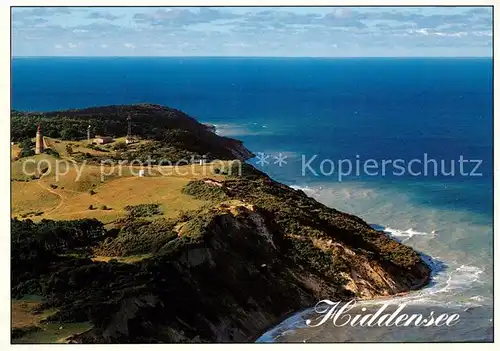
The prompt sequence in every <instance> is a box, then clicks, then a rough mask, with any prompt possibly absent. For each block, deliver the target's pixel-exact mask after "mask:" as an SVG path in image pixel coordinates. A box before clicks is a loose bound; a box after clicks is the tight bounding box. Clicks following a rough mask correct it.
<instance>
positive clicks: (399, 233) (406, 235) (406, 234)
mask: <svg viewBox="0 0 500 351" xmlns="http://www.w3.org/2000/svg"><path fill="white" fill-rule="evenodd" d="M379 230H380V229H379ZM382 230H383V231H384V232H386V233H388V234H389V235H390V236H392V237H394V238H395V239H399V240H400V241H401V242H406V241H408V240H410V239H411V238H413V237H414V236H415V235H424V236H429V237H435V236H436V231H435V230H433V231H432V232H431V233H427V232H419V231H416V230H414V229H413V228H410V229H406V230H400V229H394V228H390V227H385V228H383V229H382Z"/></svg>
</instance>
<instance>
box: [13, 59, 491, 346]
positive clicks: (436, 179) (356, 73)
mask: <svg viewBox="0 0 500 351" xmlns="http://www.w3.org/2000/svg"><path fill="white" fill-rule="evenodd" d="M492 82H493V75H492V60H491V59H444V58H443V59H422V58H419V59H416V58H415V59H413V58H408V59H386V58H384V59H378V58H377V59H374V58H366V59H309V58H307V59H306V58H303V59H288V58H286V59H278V58H273V59H268V58H26V59H13V61H12V108H14V109H17V110H30V111H49V110H59V109H67V108H80V107H87V106H98V105H110V104H131V103H145V102H148V103H157V104H164V105H168V106H171V107H175V108H178V109H181V110H183V111H185V112H186V113H188V114H190V115H192V116H193V117H195V118H197V119H199V120H200V121H203V122H211V123H214V124H216V125H217V128H218V130H219V132H220V133H222V134H226V135H229V136H233V137H235V138H238V139H241V140H243V141H244V143H245V145H246V146H247V147H248V148H249V149H251V150H252V151H254V152H255V153H257V152H263V153H265V154H266V155H269V156H270V157H269V159H268V161H270V163H269V164H259V165H258V167H260V168H261V169H263V170H264V171H265V172H267V173H269V174H270V175H272V176H273V177H275V178H276V179H278V180H280V181H282V182H285V183H287V184H290V185H296V186H300V187H303V188H304V189H308V190H307V192H308V193H309V194H310V195H311V196H314V197H316V198H317V199H318V200H319V201H322V202H324V203H326V204H328V205H331V206H333V207H336V208H339V209H341V210H344V211H348V212H351V213H355V214H357V215H360V216H361V217H363V218H364V219H366V220H367V221H369V223H374V224H377V225H381V226H384V227H386V228H388V229H387V230H388V231H389V232H391V233H392V234H393V235H394V236H396V237H398V238H399V239H401V240H403V241H404V242H405V243H406V244H408V245H412V246H414V247H415V248H416V249H418V250H419V251H422V252H424V253H426V254H428V255H430V256H433V257H439V260H440V261H443V262H445V264H446V267H447V268H446V269H443V270H441V271H440V272H439V273H436V276H435V284H434V285H433V287H432V288H429V289H426V290H424V291H422V293H421V294H420V295H417V296H416V297H411V298H410V300H412V301H413V300H415V299H416V300H418V301H420V305H421V304H422V301H424V302H425V304H427V305H426V306H427V307H426V308H430V309H432V308H433V306H435V305H439V306H443V305H446V306H448V304H451V305H453V306H454V307H453V308H454V309H457V308H461V306H462V304H463V303H466V304H471V303H472V304H479V305H480V307H474V310H473V312H470V311H469V312H467V313H466V316H468V318H469V319H468V321H469V324H467V323H466V324H462V325H463V327H462V329H460V328H459V329H456V330H450V331H448V334H446V333H445V334H443V331H442V330H436V331H435V334H433V333H434V332H433V331H431V332H430V334H429V332H426V333H425V334H419V333H420V332H419V331H415V332H414V335H412V336H411V337H409V339H411V340H420V339H422V340H434V339H435V340H438V339H439V340H452V341H457V340H469V341H475V340H476V341H477V340H490V339H491V338H492V319H491V318H492V316H491V308H492V293H493V285H492V240H493V231H492V225H493V184H492V179H493V175H492V173H493V166H492V164H493V158H492V156H493V155H492V149H493V114H492V112H493V86H492ZM279 153H282V154H283V155H286V156H287V164H286V165H282V166H281V167H280V166H279V165H277V164H274V161H275V159H274V156H277V155H278V154H279ZM314 155H317V156H316V159H315V161H314V162H312V169H313V170H314V171H315V172H316V173H317V175H315V174H314V173H313V172H310V171H309V170H308V169H306V172H305V173H304V174H303V170H304V167H303V166H304V161H303V160H302V158H304V160H305V161H306V162H307V160H309V159H310V158H311V157H314ZM424 157H427V160H429V159H432V160H435V162H436V163H437V164H438V166H437V170H436V171H435V168H436V166H435V165H434V164H433V163H432V161H431V163H430V164H429V165H428V172H427V174H422V171H423V168H422V166H421V164H422V162H424ZM398 159H399V160H401V162H403V163H404V164H405V171H404V173H403V174H399V173H398V172H396V173H398V174H395V171H397V170H395V169H394V168H391V164H392V163H389V165H388V166H387V167H386V171H385V173H383V172H382V170H381V163H382V162H383V161H389V160H390V161H391V162H394V161H395V160H398ZM460 159H462V160H466V161H468V162H467V163H463V166H462V167H463V169H462V171H460V165H459V160H460ZM340 160H344V161H345V160H348V161H349V162H350V163H351V165H352V166H354V167H356V160H359V161H360V163H361V169H360V171H361V172H359V174H358V173H357V172H356V170H354V171H351V172H350V173H349V174H347V175H343V176H342V177H341V178H339V170H338V169H337V168H336V169H335V170H334V171H332V172H330V171H331V168H329V165H330V163H329V162H331V164H334V165H335V166H338V164H339V163H338V162H339V161H340ZM367 160H371V161H370V162H371V163H372V164H373V162H376V163H377V164H378V166H377V170H376V171H374V170H373V168H371V169H370V170H369V172H370V174H368V173H367V172H365V171H364V168H363V164H364V163H365V162H367ZM412 160H417V161H415V162H416V164H414V167H413V168H410V167H409V166H408V164H409V163H410V162H411V161H412ZM322 161H325V164H324V167H323V171H324V172H321V170H322V169H321V162H322ZM251 162H253V163H254V164H256V162H257V159H254V160H252V161H251ZM419 162H420V166H419ZM442 162H444V165H445V166H444V169H445V172H446V173H447V174H448V175H446V174H443V171H442V170H443V166H441V163H442ZM478 162H481V164H480V166H479V167H478V168H477V169H476V170H475V172H474V175H471V174H470V173H471V172H472V171H473V168H475V165H476V164H477V163H478ZM452 163H453V164H454V167H455V169H454V172H453V174H452V175H449V173H450V170H451V168H450V167H451V164H452ZM344 170H346V169H345V168H344ZM410 170H412V171H413V174H410V172H409V171H410ZM374 172H376V174H374ZM418 172H421V174H419V175H416V174H417V173H418ZM464 174H465V175H464ZM420 305H419V306H420ZM470 318H472V319H470ZM471 321H472V322H471ZM471 323H472V325H475V326H476V329H474V330H472V331H471V330H470V329H468V328H469V327H466V325H469V326H470V325H471ZM459 327H460V326H459ZM302 333H304V332H302ZM305 333H306V334H307V333H308V332H307V331H306V332H305ZM382 334H383V333H382V332H380V333H378V334H377V333H375V334H374V335H372V334H370V333H368V334H362V335H361V334H360V335H358V336H356V337H353V336H349V340H363V341H374V340H375V341H380V340H385V339H384V338H387V339H388V340H398V336H397V335H398V333H396V334H395V335H393V334H390V336H386V337H384V336H383V335H382ZM297 335H302V334H301V333H298V334H297ZM338 335H339V334H338V333H328V332H325V333H322V334H321V336H315V337H314V338H313V340H316V341H338V340H339V339H338V338H339V336H338ZM384 335H385V334H384ZM401 335H402V334H401ZM309 336H310V335H309ZM285 340H286V338H285ZM292 340H294V339H292ZM294 341H296V340H294ZM299 341H300V340H299Z"/></svg>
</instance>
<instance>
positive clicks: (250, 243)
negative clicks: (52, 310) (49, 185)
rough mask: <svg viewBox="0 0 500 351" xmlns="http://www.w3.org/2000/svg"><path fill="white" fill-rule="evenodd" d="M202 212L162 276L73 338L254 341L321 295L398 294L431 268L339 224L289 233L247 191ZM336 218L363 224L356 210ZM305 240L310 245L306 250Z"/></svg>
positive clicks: (169, 251) (161, 262) (172, 247)
mask: <svg viewBox="0 0 500 351" xmlns="http://www.w3.org/2000/svg"><path fill="white" fill-rule="evenodd" d="M332 211H333V210H332ZM200 216H202V217H203V220H202V221H200V222H199V226H198V227H197V228H196V230H193V228H194V227H193V225H192V223H183V225H180V226H179V227H178V228H183V229H179V235H180V236H179V238H178V239H176V240H177V242H171V243H169V244H167V245H166V246H165V247H163V248H162V249H161V250H160V251H159V252H158V254H157V257H156V259H155V263H154V265H155V267H156V269H152V268H151V267H150V270H152V271H155V272H156V273H155V277H154V280H153V281H151V282H149V283H147V284H146V288H144V289H142V290H141V289H138V290H137V291H136V292H135V294H133V295H132V296H130V297H127V298H124V299H123V300H122V301H121V302H120V303H119V305H117V306H116V308H115V309H114V310H113V312H112V313H111V315H112V317H111V318H110V319H109V320H108V321H107V322H106V323H103V324H102V325H101V326H99V327H98V328H95V329H94V330H93V331H91V332H89V333H86V334H84V335H81V336H79V337H77V338H74V341H75V342H117V341H127V342H129V341H133V342H157V341H162V342H199V341H202V342H203V341H215V342H231V341H239V342H244V341H253V340H254V339H255V338H256V337H257V336H259V335H260V334H262V333H263V332H264V331H265V330H267V329H268V328H270V327H271V326H273V325H275V324H277V323H279V322H280V321H281V320H282V319H283V318H285V317H286V316H287V315H289V314H291V313H293V312H296V311H298V310H300V309H303V308H306V307H309V306H312V305H314V304H315V303H317V302H318V301H319V300H321V299H325V298H328V299H331V300H339V299H340V300H347V299H351V298H353V297H357V298H371V297H376V296H385V295H390V294H396V293H400V292H404V291H408V290H411V289H415V288H418V287H420V286H422V285H423V284H425V283H426V282H427V279H428V277H429V269H428V268H427V266H425V264H424V263H423V262H422V261H420V260H418V259H417V260H416V261H415V262H413V263H412V264H411V265H410V266H408V267H406V268H401V267H398V264H397V262H396V263H395V262H391V261H388V260H381V259H377V258H376V256H377V255H376V253H375V252H374V251H373V252H371V253H368V252H363V251H359V250H358V248H356V247H351V246H349V244H346V243H345V242H342V240H337V239H335V235H334V232H333V231H332V232H330V233H328V232H322V233H321V235H319V233H318V237H317V238H311V237H310V236H309V234H310V233H309V232H307V231H303V232H300V230H298V231H297V232H296V233H290V232H286V230H285V229H284V227H283V226H282V225H281V224H280V223H279V218H278V221H277V217H276V215H275V214H273V213H272V212H269V211H268V210H266V209H263V208H262V207H259V206H258V205H256V204H255V203H251V202H249V201H246V200H239V199H238V200H236V199H232V200H228V201H226V202H223V203H221V204H219V205H218V206H216V207H214V208H213V209H211V210H208V211H205V213H203V214H202V215H201V214H200ZM338 220H343V221H346V222H353V223H350V224H351V225H359V224H360V223H358V219H357V218H356V217H354V216H350V215H345V216H343V215H340V218H338ZM190 221H193V219H191V220H190ZM197 223H198V222H197ZM200 223H201V224H200ZM338 224H339V226H342V225H343V226H344V227H345V226H348V223H343V224H342V223H338ZM186 227H189V228H191V229H190V230H186V229H185V228H186ZM332 229H333V228H332ZM337 229H338V228H337ZM316 230H317V231H318V232H319V231H320V229H319V227H318V228H316ZM364 230H366V231H367V232H370V234H369V235H374V236H378V235H381V234H382V233H379V232H375V231H372V229H371V228H369V227H368V226H366V228H364ZM194 232H196V234H195V233H194ZM180 242H182V243H183V244H182V245H179V243H180ZM304 242H307V243H308V245H309V244H310V246H307V249H306V250H302V251H301V249H300V248H302V247H303V246H300V245H301V243H304ZM397 245H400V244H397ZM297 247H298V248H297ZM301 255H310V256H309V257H307V256H301ZM328 257H330V258H332V259H331V260H329V259H328ZM318 262H319V263H318ZM339 262H342V264H340V263H339ZM321 264H323V265H324V266H321Z"/></svg>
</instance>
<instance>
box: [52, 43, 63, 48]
mask: <svg viewBox="0 0 500 351" xmlns="http://www.w3.org/2000/svg"><path fill="white" fill-rule="evenodd" d="M54 47H55V48H56V49H62V48H63V47H62V45H61V44H55V45H54Z"/></svg>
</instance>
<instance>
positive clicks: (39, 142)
mask: <svg viewBox="0 0 500 351" xmlns="http://www.w3.org/2000/svg"><path fill="white" fill-rule="evenodd" d="M43 150H44V149H43V135H42V132H41V131H40V125H38V128H37V130H36V140H35V154H37V155H38V154H43Z"/></svg>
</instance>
